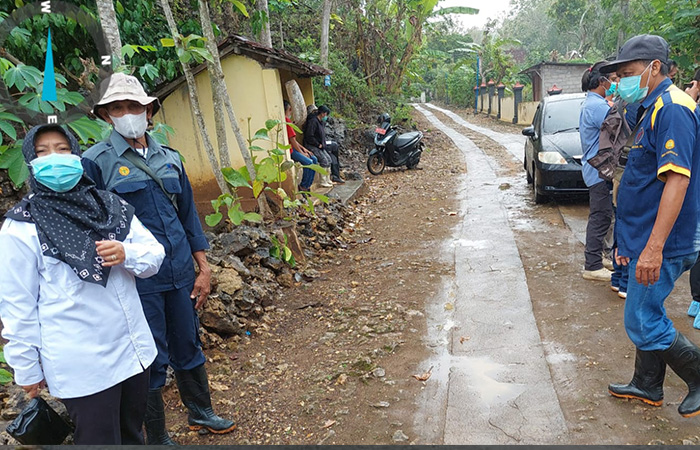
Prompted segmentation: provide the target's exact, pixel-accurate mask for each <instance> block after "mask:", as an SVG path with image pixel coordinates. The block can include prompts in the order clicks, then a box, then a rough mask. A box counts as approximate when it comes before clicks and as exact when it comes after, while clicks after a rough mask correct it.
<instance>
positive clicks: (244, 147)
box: [199, 0, 272, 218]
mask: <svg viewBox="0 0 700 450" xmlns="http://www.w3.org/2000/svg"><path fill="white" fill-rule="evenodd" d="M199 18H200V21H201V22H202V31H203V34H204V37H205V38H206V39H207V50H209V53H211V55H212V57H213V60H214V61H213V62H209V61H207V69H208V71H209V79H210V80H211V91H212V95H213V98H214V111H215V115H216V135H217V139H219V147H220V149H219V153H220V155H221V165H222V166H223V167H231V157H230V154H229V151H228V141H227V139H226V120H225V118H226V113H227V114H228V118H229V122H231V128H232V129H233V134H234V136H236V142H237V143H238V148H240V150H241V155H242V156H243V161H245V165H246V168H247V169H248V174H249V175H250V179H251V180H254V179H255V165H254V164H253V159H252V158H251V155H250V151H249V150H248V143H247V142H246V140H245V138H244V137H243V133H241V129H240V127H239V126H238V120H237V119H236V114H235V113H234V111H233V104H232V103H231V97H230V96H229V94H228V88H227V86H226V80H225V79H224V70H223V68H222V67H221V58H220V57H219V49H218V47H217V45H216V38H215V37H214V29H213V28H212V25H211V18H210V16H209V7H208V6H207V3H206V0H199ZM224 109H225V110H226V113H225V112H224ZM220 135H222V137H219V136H220ZM222 142H224V143H225V144H226V147H225V149H223V148H222V146H221V145H222V144H221V143H222ZM257 200H258V208H260V214H261V215H262V216H263V218H272V211H270V207H269V205H268V204H267V200H265V196H264V195H261V196H259V197H258V199H257Z"/></svg>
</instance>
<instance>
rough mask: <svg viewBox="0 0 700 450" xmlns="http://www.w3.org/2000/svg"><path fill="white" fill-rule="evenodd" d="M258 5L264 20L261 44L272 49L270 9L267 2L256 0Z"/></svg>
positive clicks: (265, 0)
mask: <svg viewBox="0 0 700 450" xmlns="http://www.w3.org/2000/svg"><path fill="white" fill-rule="evenodd" d="M256 3H257V7H258V11H259V12H260V16H261V18H262V23H261V26H262V29H261V31H260V43H261V44H263V45H265V46H267V47H270V48H272V34H271V33H270V9H269V8H268V5H267V0H256Z"/></svg>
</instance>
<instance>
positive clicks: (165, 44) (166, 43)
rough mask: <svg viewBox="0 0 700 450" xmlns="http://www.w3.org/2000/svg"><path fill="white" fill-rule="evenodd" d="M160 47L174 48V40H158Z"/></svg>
mask: <svg viewBox="0 0 700 450" xmlns="http://www.w3.org/2000/svg"><path fill="white" fill-rule="evenodd" d="M160 45H162V46H163V47H175V39H173V38H163V39H161V40H160Z"/></svg>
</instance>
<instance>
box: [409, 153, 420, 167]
mask: <svg viewBox="0 0 700 450" xmlns="http://www.w3.org/2000/svg"><path fill="white" fill-rule="evenodd" d="M419 162H420V156H418V158H413V159H411V161H410V162H409V163H408V164H406V168H407V169H409V170H413V169H415V168H416V167H418V163H419Z"/></svg>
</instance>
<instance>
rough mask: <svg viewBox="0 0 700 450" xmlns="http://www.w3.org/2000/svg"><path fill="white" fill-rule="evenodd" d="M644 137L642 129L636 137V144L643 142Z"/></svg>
mask: <svg viewBox="0 0 700 450" xmlns="http://www.w3.org/2000/svg"><path fill="white" fill-rule="evenodd" d="M643 137H644V128H640V129H639V132H638V133H637V136H635V137H634V143H635V144H639V143H640V142H642V138H643Z"/></svg>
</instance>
